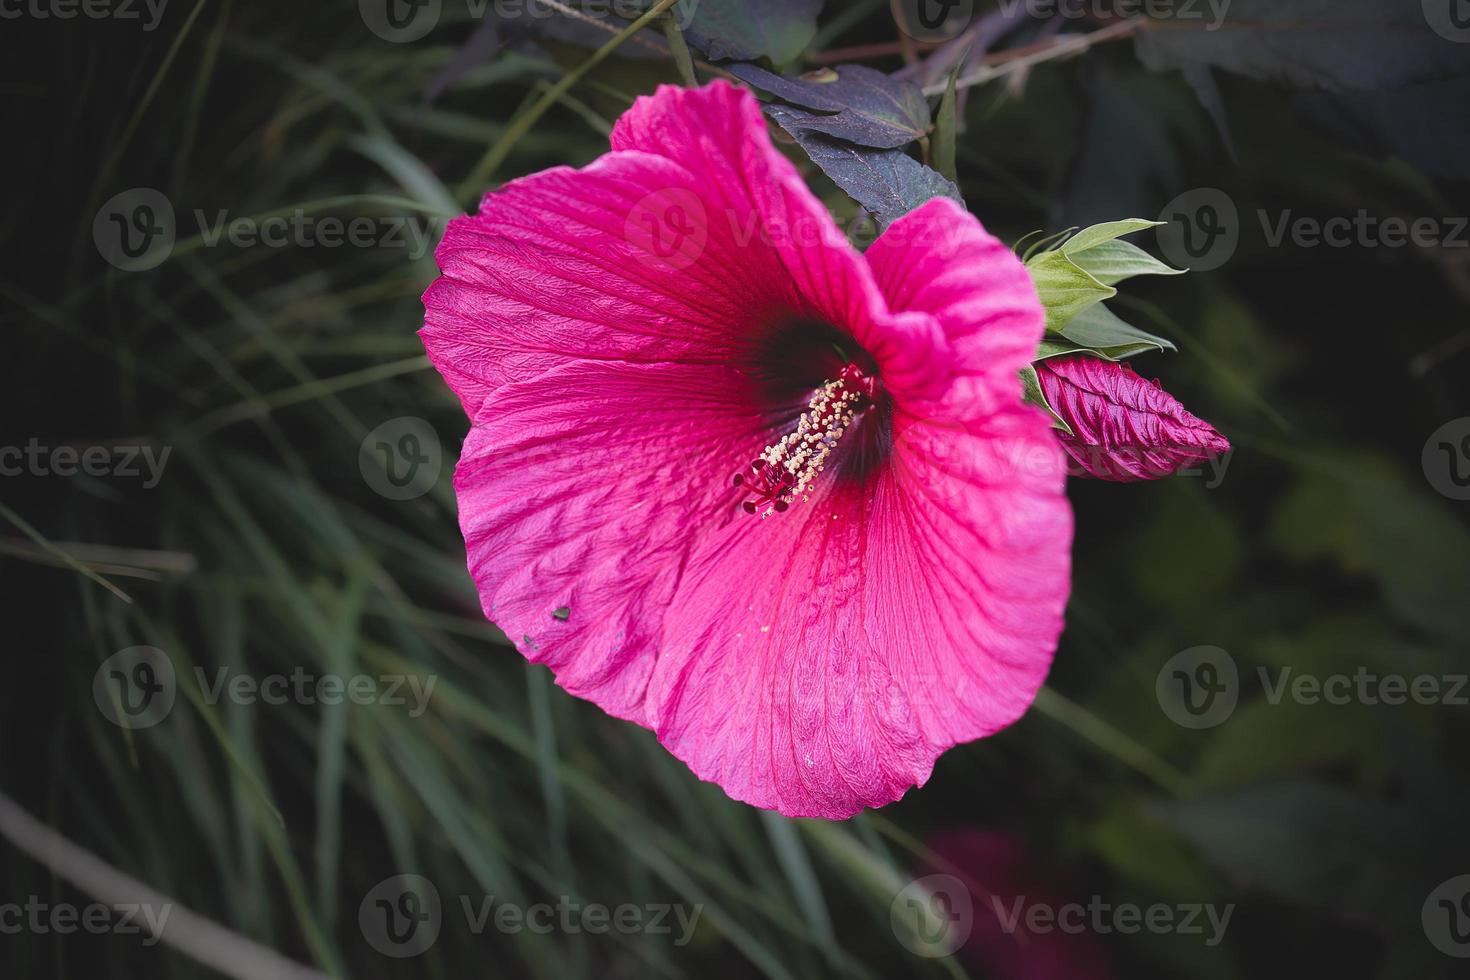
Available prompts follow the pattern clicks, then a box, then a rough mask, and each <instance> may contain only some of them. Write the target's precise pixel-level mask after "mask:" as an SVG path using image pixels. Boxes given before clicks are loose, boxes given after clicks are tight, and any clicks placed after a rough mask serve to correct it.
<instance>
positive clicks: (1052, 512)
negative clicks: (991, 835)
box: [649, 405, 1072, 819]
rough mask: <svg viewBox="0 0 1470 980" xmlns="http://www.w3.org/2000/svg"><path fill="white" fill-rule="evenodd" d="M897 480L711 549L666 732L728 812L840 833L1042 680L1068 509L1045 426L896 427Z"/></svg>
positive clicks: (661, 669) (848, 476) (824, 496)
mask: <svg viewBox="0 0 1470 980" xmlns="http://www.w3.org/2000/svg"><path fill="white" fill-rule="evenodd" d="M891 431H892V434H893V442H892V445H891V446H890V447H888V448H887V450H886V451H887V453H888V454H889V455H888V456H887V458H886V459H885V460H884V461H883V463H882V465H881V466H879V467H878V468H877V469H876V470H874V471H872V472H869V473H866V474H864V473H854V472H852V470H853V468H854V467H855V466H856V467H858V468H861V467H862V466H863V465H864V464H863V462H862V460H861V457H860V456H858V455H855V456H853V457H849V459H850V460H852V461H853V462H852V463H851V464H850V465H848V466H844V468H843V470H842V471H841V472H839V473H836V474H833V475H832V479H830V480H828V481H827V482H825V483H824V484H823V489H822V490H821V491H820V492H819V493H818V494H815V495H814V496H813V499H812V500H811V501H810V502H803V503H797V504H794V505H793V506H792V508H791V510H789V511H787V512H786V513H785V514H781V515H777V516H774V517H772V518H770V519H767V520H750V521H747V522H737V523H734V524H729V525H726V526H723V527H721V528H719V529H714V530H712V531H711V533H709V534H707V535H703V536H702V537H701V540H700V541H699V543H698V545H697V546H696V548H695V550H694V552H693V553H692V554H691V556H690V559H689V563H688V567H687V570H686V572H685V574H684V579H683V583H682V584H681V586H680V588H679V590H678V593H677V594H676V595H675V597H674V602H673V606H672V608H671V609H670V611H669V612H668V614H667V615H666V616H665V619H664V629H663V634H662V640H661V643H660V651H661V652H660V656H659V660H658V663H657V665H656V666H655V670H654V675H653V679H652V682H651V686H650V689H649V719H650V721H651V722H652V724H653V727H654V729H655V731H656V732H657V733H658V737H659V739H660V741H661V742H663V744H664V745H665V746H667V747H668V748H669V750H670V751H672V752H673V753H674V754H675V755H677V756H678V757H679V758H681V759H683V760H684V761H685V762H686V763H688V765H689V766H690V768H692V769H693V770H694V772H695V773H696V774H697V775H699V776H700V777H701V778H703V779H707V780H712V781H714V782H716V783H718V784H719V785H720V786H721V787H723V788H724V790H725V791H726V792H727V793H729V794H730V795H731V796H732V797H734V798H736V799H739V800H744V801H746V802H749V803H753V804H755V805H757V806H761V807H766V808H772V809H777V810H780V811H781V812H782V813H785V814H787V815H791V816H808V817H811V816H815V817H826V818H833V819H840V818H845V817H848V816H851V815H852V814H854V813H856V812H857V811H858V810H860V809H862V808H863V807H873V806H881V805H883V804H885V803H888V802H891V801H893V800H895V799H898V798H899V797H900V796H902V795H903V793H904V792H905V791H906V790H907V789H908V788H909V787H910V786H913V785H917V784H922V783H923V782H924V781H925V780H926V779H927V778H928V775H929V772H930V770H931V768H932V766H933V763H934V760H935V758H937V757H938V756H939V754H940V753H942V752H943V751H944V750H945V749H946V748H948V747H950V746H952V745H954V744H956V743H959V742H964V741H968V740H971V739H976V738H980V737H983V736H985V735H989V734H991V733H993V732H995V731H997V730H999V729H1001V728H1003V727H1005V726H1006V725H1009V724H1010V723H1011V722H1013V721H1014V720H1015V719H1016V718H1018V717H1019V716H1020V715H1021V714H1022V712H1024V711H1025V710H1026V708H1027V707H1028V706H1029V705H1030V703H1031V701H1032V700H1033V698H1034V697H1035V694H1036V691H1037V689H1038V688H1039V687H1040V685H1041V683H1042V681H1043V680H1044V678H1045V676H1046V672H1047V669H1048V667H1049V665H1050V663H1051V658H1052V653H1053V651H1054V650H1055V647H1056V642H1057V637H1058V635H1059V634H1060V631H1061V626H1062V611H1063V607H1064V605H1065V603H1066V599H1067V595H1068V591H1069V577H1070V557H1069V555H1070V547H1071V540H1072V524H1071V511H1070V508H1069V507H1068V505H1067V502H1066V500H1065V498H1064V497H1063V495H1062V484H1063V481H1064V467H1063V465H1062V456H1061V453H1060V452H1059V450H1058V449H1057V446H1056V444H1055V441H1054V440H1053V439H1052V437H1051V435H1050V432H1049V430H1048V427H1047V426H1046V424H1045V422H1044V421H1042V420H1041V419H1040V418H1039V417H1038V416H1037V415H1036V414H1035V413H1033V412H1031V411H1029V410H1026V409H1023V408H1022V407H1021V406H1019V405H1017V406H1016V407H1015V408H1013V409H1011V410H1009V411H1002V412H998V413H996V414H994V415H992V416H990V417H989V418H986V419H977V420H968V421H959V420H945V421H937V420H933V419H921V418H916V417H912V416H908V415H906V414H904V413H903V412H901V411H900V412H898V413H897V414H895V416H894V418H893V419H892V430H891Z"/></svg>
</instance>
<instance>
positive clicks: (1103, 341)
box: [1059, 305, 1178, 357]
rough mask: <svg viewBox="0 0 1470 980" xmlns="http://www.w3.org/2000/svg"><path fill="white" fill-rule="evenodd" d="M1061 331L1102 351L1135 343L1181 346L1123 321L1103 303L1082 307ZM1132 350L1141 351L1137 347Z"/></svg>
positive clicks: (1147, 346) (1163, 348)
mask: <svg viewBox="0 0 1470 980" xmlns="http://www.w3.org/2000/svg"><path fill="white" fill-rule="evenodd" d="M1059 332H1060V333H1061V335H1062V336H1063V337H1065V338H1066V339H1067V340H1070V341H1072V342H1073V343H1078V344H1084V345H1086V346H1088V347H1091V348H1093V349H1094V350H1100V351H1102V350H1112V349H1116V348H1133V347H1140V348H1142V349H1143V350H1158V351H1166V350H1178V348H1177V347H1175V346H1174V344H1173V342H1171V341H1169V340H1165V339H1164V338H1163V337H1156V336H1154V335H1153V334H1151V333H1148V332H1147V331H1144V330H1140V329H1138V328H1137V327H1135V326H1132V325H1130V324H1128V323H1126V322H1124V321H1123V320H1121V319H1119V318H1118V316H1117V314H1115V313H1114V312H1113V311H1112V310H1110V309H1108V308H1107V307H1106V306H1101V305H1098V306H1092V307H1089V308H1088V309H1085V310H1083V311H1082V312H1081V313H1079V314H1077V315H1076V316H1075V317H1073V318H1072V320H1071V322H1069V323H1068V324H1067V325H1066V326H1065V327H1063V328H1062V329H1061V330H1060V331H1059ZM1132 353H1135V354H1137V353H1141V351H1139V350H1135V351H1133V352H1132ZM1121 356H1124V357H1127V356H1129V355H1128V354H1124V355H1121Z"/></svg>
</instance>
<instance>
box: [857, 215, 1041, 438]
mask: <svg viewBox="0 0 1470 980" xmlns="http://www.w3.org/2000/svg"><path fill="white" fill-rule="evenodd" d="M866 258H867V261H868V264H869V266H870V267H871V268H872V270H873V275H874V277H875V278H876V279H877V281H878V287H879V289H881V290H882V292H883V295H884V297H885V298H886V299H887V302H888V306H889V308H890V309H891V310H893V311H895V312H907V313H922V314H926V315H928V316H930V317H933V318H934V319H935V320H936V321H938V323H939V325H940V327H941V328H942V329H943V331H944V334H945V336H946V339H947V341H948V345H949V347H950V348H951V349H952V350H953V352H954V353H953V361H954V365H955V371H956V377H955V378H954V379H952V381H951V383H950V387H949V388H948V389H947V390H946V392H945V402H946V405H945V409H944V410H945V411H947V412H950V413H956V414H962V415H966V416H977V415H984V414H987V413H989V412H992V411H994V410H995V409H996V408H997V406H1002V405H1008V404H1013V403H1014V402H1015V401H1016V399H1017V397H1019V395H1018V393H1019V391H1020V387H1019V382H1018V381H1017V380H1016V375H1017V372H1019V371H1020V370H1021V369H1022V368H1024V367H1025V366H1026V365H1027V364H1029V363H1030V362H1031V360H1032V358H1034V357H1035V356H1036V345H1037V343H1039V342H1040V340H1041V335H1042V330H1043V322H1044V321H1043V317H1042V314H1041V304H1040V300H1038V299H1037V296H1036V286H1035V285H1034V284H1033V283H1032V281H1031V276H1030V275H1029V274H1028V273H1027V272H1026V267H1025V266H1024V265H1022V264H1021V261H1020V259H1018V258H1017V257H1016V256H1015V253H1013V252H1012V251H1011V250H1010V249H1009V248H1007V247H1006V246H1005V245H1004V244H1002V243H1001V242H1000V241H999V240H997V239H996V238H995V237H993V236H992V235H990V234H989V233H988V232H986V231H985V228H984V227H983V226H982V225H981V224H980V222H979V220H978V219H976V217H975V216H974V215H972V214H970V213H969V212H968V211H966V210H965V209H964V208H963V207H961V206H960V205H959V204H958V203H956V202H954V201H951V200H950V199H948V198H935V199H934V200H932V201H928V202H926V203H925V204H923V205H921V206H919V207H918V208H915V209H914V210H913V211H910V212H909V213H908V214H906V215H904V216H903V217H902V218H900V219H899V220H897V221H895V222H894V223H893V224H892V225H890V226H889V227H888V229H887V230H886V231H884V233H883V234H882V235H880V236H879V237H878V240H877V241H875V242H874V243H873V244H872V246H871V247H870V248H869V249H868V251H867V253H866Z"/></svg>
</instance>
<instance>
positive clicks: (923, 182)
mask: <svg viewBox="0 0 1470 980" xmlns="http://www.w3.org/2000/svg"><path fill="white" fill-rule="evenodd" d="M766 111H767V112H768V113H769V114H770V115H771V117H772V118H773V119H775V120H776V122H778V123H779V124H780V125H781V128H783V129H785V130H786V131H787V132H788V133H790V134H791V135H792V136H794V137H795V138H796V141H797V142H798V143H800V144H801V147H802V149H804V150H806V152H807V155H808V156H809V157H811V159H812V162H813V163H815V164H816V165H817V166H818V167H820V168H821V170H822V172H823V173H825V174H826V175H827V176H828V177H831V178H832V182H833V183H834V184H836V185H837V186H838V187H840V188H842V189H843V190H844V191H846V192H847V194H848V195H849V196H850V197H851V198H852V199H853V200H855V201H857V202H858V203H859V204H861V205H862V206H863V207H864V208H865V209H867V210H868V211H870V212H872V213H873V215H874V216H875V217H876V218H877V219H878V224H879V226H880V227H884V228H886V227H887V226H888V225H890V224H892V223H893V222H895V221H897V220H898V219H899V218H901V217H903V216H904V215H905V214H908V213H909V212H910V211H912V210H913V209H914V208H916V207H918V206H919V205H920V204H923V203H924V202H925V201H928V200H931V199H932V198H936V197H948V198H951V199H953V200H955V201H960V203H964V202H963V200H962V199H961V197H960V191H959V188H957V187H955V185H954V184H952V183H950V182H949V181H948V180H946V179H945V178H944V177H942V176H940V174H939V173H937V172H936V171H934V170H931V169H930V168H928V167H926V166H924V165H923V164H922V163H920V162H919V161H917V160H915V159H914V158H913V157H911V156H909V155H908V154H906V153H904V152H903V151H902V150H875V149H871V148H869V147H864V146H854V145H853V144H851V143H847V142H844V141H842V140H836V139H833V138H832V137H830V136H825V135H823V134H821V133H814V132H812V131H811V130H809V129H807V128H805V124H804V123H803V122H802V121H801V120H800V119H799V118H796V119H793V118H790V117H789V116H788V115H787V114H788V113H794V112H797V111H798V110H793V109H790V108H788V107H786V106H768V107H767V109H766Z"/></svg>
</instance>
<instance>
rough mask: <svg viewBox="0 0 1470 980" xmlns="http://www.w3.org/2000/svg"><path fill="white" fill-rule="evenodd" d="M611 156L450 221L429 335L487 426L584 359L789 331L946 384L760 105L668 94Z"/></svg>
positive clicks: (429, 299)
mask: <svg viewBox="0 0 1470 980" xmlns="http://www.w3.org/2000/svg"><path fill="white" fill-rule="evenodd" d="M612 145H613V151H614V152H612V153H610V154H607V155H605V156H603V157H601V158H599V159H598V160H596V161H595V162H594V163H592V164H591V165H590V166H588V167H586V168H584V169H582V170H572V169H570V168H566V167H558V168H554V169H552V170H547V171H544V172H542V173H538V174H534V175H532V176H529V177H525V178H522V179H520V180H515V181H511V182H510V183H508V184H506V185H505V186H504V187H502V188H501V189H500V190H498V191H495V192H493V193H490V194H487V195H486V196H485V199H484V201H483V202H482V203H481V205H480V211H479V213H478V214H476V215H474V216H472V217H465V218H459V219H456V220H455V221H452V222H450V225H449V227H448V229H447V230H446V233H445V236H444V241H443V242H442V243H441V245H440V246H439V249H438V252H437V253H436V258H437V260H438V263H439V267H440V269H441V270H443V273H444V275H443V276H442V278H440V279H439V280H438V281H436V282H435V283H434V284H433V285H432V286H431V287H430V288H429V290H428V292H426V293H425V294H424V305H425V308H426V316H425V325H424V329H423V331H422V332H421V336H422V337H423V340H424V345H425V347H426V348H427V350H428V352H429V356H430V358H431V359H432V360H433V362H434V364H435V366H436V367H438V368H439V370H440V372H441V373H442V374H443V375H444V377H445V379H446V380H447V381H448V382H449V383H450V385H451V386H452V387H453V388H454V389H455V391H456V392H457V393H458V394H459V395H460V398H461V400H462V401H463V403H464V406H465V410H466V412H467V414H469V416H470V417H471V418H473V417H474V416H475V414H476V413H477V411H478V409H479V406H480V405H481V404H482V403H483V402H484V401H485V399H486V398H487V397H489V395H490V394H491V393H493V392H494V391H495V389H497V388H498V387H499V386H501V385H503V384H507V383H510V382H513V381H517V380H523V379H526V378H529V377H534V376H535V375H536V374H538V373H540V372H542V371H545V370H548V369H550V368H552V367H555V366H556V365H557V364H560V363H562V362H564V361H566V360H567V359H569V358H589V359H597V360H609V359H616V360H623V361H631V362H641V363H648V362H658V361H664V362H697V363H714V362H718V361H726V362H728V361H731V360H734V359H739V358H742V357H747V356H748V355H749V353H750V351H751V349H752V346H753V345H758V344H759V343H761V342H762V341H763V340H764V339H765V338H766V333H765V328H766V327H768V326H769V325H770V324H771V322H772V321H773V320H777V319H779V320H783V321H786V322H802V321H810V322H814V323H815V322H825V323H828V324H831V325H833V326H835V327H837V328H838V329H840V330H842V331H845V332H847V333H849V334H851V335H852V336H853V337H854V338H855V339H856V340H857V341H858V343H859V345H861V346H862V347H864V348H866V349H867V350H868V351H869V353H871V354H872V355H873V356H874V357H875V358H876V359H877V360H878V361H879V362H880V364H881V365H882V366H883V368H884V370H885V371H887V372H888V373H890V374H891V375H892V377H893V378H894V380H895V382H899V381H902V382H903V383H904V384H907V385H910V386H919V385H923V384H928V383H931V382H932V380H933V378H934V377H935V376H941V377H942V376H943V374H944V372H945V370H946V368H947V363H948V357H947V354H946V353H945V352H944V351H943V346H944V344H943V337H942V334H941V333H940V331H939V330H938V328H937V326H936V325H935V324H934V322H933V320H932V319H931V318H928V317H923V316H899V317H893V316H889V315H888V313H887V310H886V306H885V304H884V302H883V298H882V295H881V294H880V293H879V291H878V288H877V286H876V285H875V283H874V282H873V277H872V274H871V273H870V272H869V271H868V267H867V265H866V264H865V263H864V262H863V259H862V256H861V255H860V254H859V253H858V252H857V251H856V250H854V249H853V248H852V246H851V245H850V244H849V243H848V242H847V241H846V239H845V238H844V237H843V235H842V233H841V231H840V229H838V227H837V226H836V224H835V223H834V222H833V220H832V218H831V216H830V215H829V214H828V213H827V211H826V209H825V208H824V207H823V206H822V205H821V202H819V201H818V200H817V199H816V198H815V197H814V196H813V195H812V193H811V191H810V190H808V189H807V187H806V185H805V184H804V183H803V182H802V180H801V178H800V176H799V175H798V174H797V172H796V170H795V168H794V167H793V166H792V165H791V163H790V162H789V161H788V160H787V159H786V158H785V157H783V156H782V155H781V154H780V153H778V152H777V151H776V149H775V148H774V147H773V146H772V145H771V141H770V137H769V135H768V133H767V129H766V124H765V122H764V119H763V118H762V116H761V112H760V108H759V106H758V105H757V104H756V101H755V99H754V98H753V97H751V95H750V94H749V93H748V92H745V91H743V90H740V89H736V88H734V87H732V86H730V85H729V84H727V83H724V82H716V83H714V84H712V85H709V86H706V87H705V88H702V89H695V90H687V89H680V88H675V87H670V86H665V87H661V88H660V89H659V90H658V92H657V94H655V95H653V96H651V97H643V98H640V99H639V100H638V101H637V102H636V103H635V105H634V106H633V108H631V109H630V110H629V111H628V112H627V113H626V114H625V115H624V116H623V117H622V119H620V120H619V122H618V125H617V128H616V129H615V130H614V132H613V136H612Z"/></svg>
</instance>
